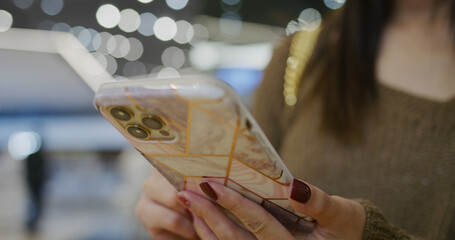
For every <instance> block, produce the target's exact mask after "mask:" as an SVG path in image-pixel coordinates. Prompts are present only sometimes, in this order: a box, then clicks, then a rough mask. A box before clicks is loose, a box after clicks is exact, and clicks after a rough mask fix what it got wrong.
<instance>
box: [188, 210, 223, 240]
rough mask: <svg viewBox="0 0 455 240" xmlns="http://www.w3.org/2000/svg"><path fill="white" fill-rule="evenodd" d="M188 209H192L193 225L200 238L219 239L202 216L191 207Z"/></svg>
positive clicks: (203, 239) (206, 239)
mask: <svg viewBox="0 0 455 240" xmlns="http://www.w3.org/2000/svg"><path fill="white" fill-rule="evenodd" d="M188 211H190V213H191V215H192V217H193V226H194V229H195V230H196V233H197V235H198V236H199V238H200V239H202V240H216V239H218V238H217V237H216V235H215V233H213V232H212V230H210V227H209V226H208V225H207V223H205V222H204V220H203V219H202V218H200V217H198V216H197V215H196V214H194V213H193V212H192V211H191V209H188Z"/></svg>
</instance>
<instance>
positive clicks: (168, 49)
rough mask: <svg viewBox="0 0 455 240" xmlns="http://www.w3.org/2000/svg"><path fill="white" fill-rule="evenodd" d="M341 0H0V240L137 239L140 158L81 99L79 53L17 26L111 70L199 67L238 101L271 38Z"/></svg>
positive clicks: (317, 18)
mask: <svg viewBox="0 0 455 240" xmlns="http://www.w3.org/2000/svg"><path fill="white" fill-rule="evenodd" d="M344 1H345V0H286V1H282V2H280V1H273V0H248V1H246V0H128V1H126V0H77V1H74V0H73V1H69V0H2V1H1V2H0V239H148V237H147V235H146V233H145V231H144V230H143V229H142V226H141V225H140V223H139V222H138V220H137V219H136V218H135V215H134V205H135V203H136V201H137V199H138V197H139V194H140V190H141V187H142V182H143V180H144V179H145V178H146V177H147V176H148V174H149V164H148V163H147V162H146V161H145V160H144V159H143V158H142V157H141V156H140V155H139V154H138V153H136V152H135V150H134V149H132V147H130V146H129V144H128V143H127V142H126V140H124V139H123V138H122V137H121V136H120V134H118V133H117V132H116V131H115V130H114V128H113V127H112V126H110V125H109V124H108V122H107V121H105V120H104V119H103V118H102V117H101V116H100V115H99V114H98V113H97V111H96V110H95V108H94V107H93V104H92V100H93V95H94V93H93V91H92V90H91V89H90V88H89V87H88V86H87V85H86V84H85V83H84V80H87V75H86V74H85V73H84V69H83V68H82V70H81V69H75V64H76V65H77V63H78V62H79V63H81V62H82V63H81V64H83V62H84V61H85V60H84V59H78V58H76V57H75V58H73V59H70V60H72V61H73V63H72V64H69V62H71V61H69V60H68V59H65V58H64V57H63V56H61V54H59V53H58V51H55V46H54V45H53V44H55V43H54V42H52V41H51V40H52V39H51V38H49V39H50V40H48V39H47V38H42V37H38V35H40V36H42V34H43V33H44V32H42V31H39V32H37V31H31V32H28V31H26V32H19V33H20V34H16V32H15V31H16V30H17V28H18V29H35V30H43V31H49V33H51V32H67V33H69V34H72V35H73V36H74V37H75V38H76V39H77V40H78V41H79V43H80V45H82V46H83V47H85V49H84V51H85V52H86V53H87V54H90V55H91V56H92V59H95V60H96V61H98V63H99V65H100V66H101V67H102V68H104V69H105V72H104V73H106V72H107V74H108V76H109V77H111V76H112V78H114V79H137V78H140V79H151V81H152V78H165V77H174V76H179V75H183V74H187V73H195V72H198V73H201V72H202V73H204V74H211V75H214V76H216V77H218V78H220V79H222V80H224V81H226V82H228V83H229V84H230V85H231V86H233V87H234V88H235V89H236V90H237V91H238V93H239V94H240V95H241V96H242V98H243V99H244V101H245V103H246V104H247V105H249V104H250V99H251V96H252V94H253V93H254V89H255V88H256V87H257V86H258V85H259V84H260V81H261V78H262V70H263V69H264V67H265V66H266V65H267V63H268V61H269V59H270V57H271V55H272V51H273V46H274V44H275V43H276V41H277V40H279V39H280V38H282V37H285V36H286V35H289V34H292V33H293V32H294V31H296V30H299V29H301V28H304V27H305V26H307V25H308V24H309V23H315V24H316V26H319V24H320V23H321V18H322V16H324V15H325V14H326V13H328V12H329V11H332V10H336V9H338V8H340V7H341V6H342V5H343V3H344ZM46 34H48V33H47V32H46ZM12 45H14V47H11V46H12ZM74 62H75V63H74ZM85 70H87V71H89V70H90V69H85ZM89 80H90V79H89Z"/></svg>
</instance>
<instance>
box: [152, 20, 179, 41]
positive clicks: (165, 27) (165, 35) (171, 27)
mask: <svg viewBox="0 0 455 240" xmlns="http://www.w3.org/2000/svg"><path fill="white" fill-rule="evenodd" d="M153 31H154V32H155V36H156V37H157V38H158V39H160V40H161V41H169V40H171V39H173V38H174V37H175V34H176V33H177V24H176V23H175V21H174V20H173V19H172V18H170V17H161V18H158V19H157V20H156V22H155V25H153Z"/></svg>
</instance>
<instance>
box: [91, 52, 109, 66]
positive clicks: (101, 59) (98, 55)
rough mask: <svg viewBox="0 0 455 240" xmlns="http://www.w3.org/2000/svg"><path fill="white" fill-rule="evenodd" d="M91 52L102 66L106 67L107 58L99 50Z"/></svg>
mask: <svg viewBox="0 0 455 240" xmlns="http://www.w3.org/2000/svg"><path fill="white" fill-rule="evenodd" d="M91 54H92V56H93V57H94V58H95V59H96V61H98V63H99V64H100V65H101V66H102V67H103V68H106V67H107V60H106V57H105V56H104V55H103V54H101V53H99V52H92V53H91Z"/></svg>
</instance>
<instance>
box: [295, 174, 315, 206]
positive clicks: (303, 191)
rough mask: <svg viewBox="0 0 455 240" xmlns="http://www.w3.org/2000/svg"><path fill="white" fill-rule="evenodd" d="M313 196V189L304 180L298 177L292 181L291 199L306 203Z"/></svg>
mask: <svg viewBox="0 0 455 240" xmlns="http://www.w3.org/2000/svg"><path fill="white" fill-rule="evenodd" d="M310 197H311V189H310V187H308V185H306V184H305V183H304V182H301V181H299V180H297V179H294V180H293V181H292V190H291V199H293V200H295V201H297V202H301V203H306V202H308V200H309V199H310Z"/></svg>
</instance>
